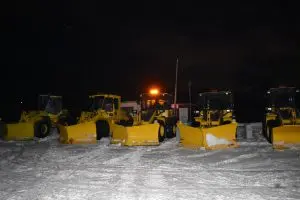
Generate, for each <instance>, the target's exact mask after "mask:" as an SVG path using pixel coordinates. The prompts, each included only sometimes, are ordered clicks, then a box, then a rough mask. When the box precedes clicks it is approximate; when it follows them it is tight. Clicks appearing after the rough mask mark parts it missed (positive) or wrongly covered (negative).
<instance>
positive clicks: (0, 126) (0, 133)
mask: <svg viewBox="0 0 300 200" xmlns="http://www.w3.org/2000/svg"><path fill="white" fill-rule="evenodd" d="M6 134H7V125H6V124H5V123H4V122H2V121H0V138H1V139H4V136H5V135H6Z"/></svg>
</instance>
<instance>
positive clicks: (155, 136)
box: [111, 89, 177, 146]
mask: <svg viewBox="0 0 300 200" xmlns="http://www.w3.org/2000/svg"><path fill="white" fill-rule="evenodd" d="M172 100H173V97H172V95H171V94H168V93H161V92H160V91H159V90H158V89H151V90H150V92H149V93H143V94H141V95H140V103H141V112H140V113H138V118H137V119H138V121H137V123H135V124H134V125H132V126H124V125H120V124H119V125H117V124H116V125H115V129H114V131H113V134H112V140H111V143H113V144H116V143H121V144H122V145H124V146H144V145H145V146H146V145H159V144H160V142H163V141H164V139H165V138H172V137H175V135H176V122H177V117H176V115H175V114H174V112H173V110H172V109H171V104H172Z"/></svg>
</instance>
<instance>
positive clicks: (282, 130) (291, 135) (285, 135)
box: [272, 125, 300, 149]
mask: <svg viewBox="0 0 300 200" xmlns="http://www.w3.org/2000/svg"><path fill="white" fill-rule="evenodd" d="M272 141H273V147H274V148H276V149H282V148H287V147H290V146H292V145H295V144H298V145H300V125H284V126H279V127H275V128H273V139H272Z"/></svg>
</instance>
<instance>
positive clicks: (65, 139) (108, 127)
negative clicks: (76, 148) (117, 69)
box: [58, 94, 133, 144]
mask: <svg viewBox="0 0 300 200" xmlns="http://www.w3.org/2000/svg"><path fill="white" fill-rule="evenodd" d="M120 103H121V97H120V96H117V95H112V94H96V95H91V96H89V98H88V106H87V108H85V109H84V110H83V111H82V112H81V116H80V117H79V119H78V121H77V122H76V123H74V124H59V125H58V126H59V132H60V142H61V143H65V144H80V143H81V144H83V143H87V144H93V143H97V140H100V139H101V138H103V137H109V136H110V133H111V132H112V131H113V129H114V126H113V125H114V124H115V123H119V124H123V125H124V126H125V125H132V124H133V119H132V117H130V116H127V115H126V113H124V112H122V111H121V109H120Z"/></svg>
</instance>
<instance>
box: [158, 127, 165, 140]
mask: <svg viewBox="0 0 300 200" xmlns="http://www.w3.org/2000/svg"><path fill="white" fill-rule="evenodd" d="M161 127H164V128H163V130H164V134H161V133H160V130H161ZM165 130H166V128H165V125H164V124H163V123H160V125H159V129H158V141H159V142H163V141H164V140H165V138H166V132H165Z"/></svg>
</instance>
